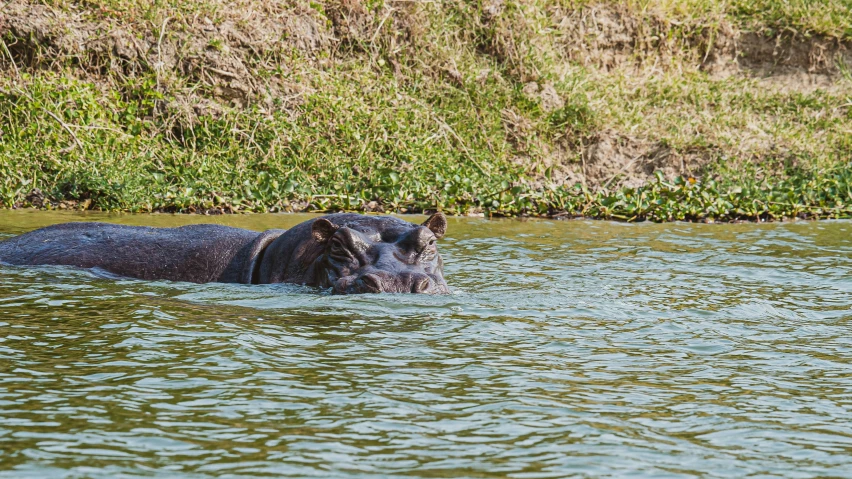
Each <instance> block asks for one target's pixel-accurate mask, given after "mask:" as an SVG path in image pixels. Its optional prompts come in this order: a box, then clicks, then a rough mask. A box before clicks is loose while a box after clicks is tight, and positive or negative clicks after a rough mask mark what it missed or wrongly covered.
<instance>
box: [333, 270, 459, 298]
mask: <svg viewBox="0 0 852 479" xmlns="http://www.w3.org/2000/svg"><path fill="white" fill-rule="evenodd" d="M332 292H333V293H334V294H361V293H425V294H448V293H449V292H450V290H449V288H448V287H447V284H446V282H444V281H443V279H438V278H435V277H432V276H431V275H429V274H425V273H419V272H416V273H399V274H393V273H388V272H385V271H372V272H369V273H364V274H362V275H360V276H358V277H355V278H352V277H349V278H341V279H340V280H338V281H337V282H336V283H335V285H334V287H333V289H332Z"/></svg>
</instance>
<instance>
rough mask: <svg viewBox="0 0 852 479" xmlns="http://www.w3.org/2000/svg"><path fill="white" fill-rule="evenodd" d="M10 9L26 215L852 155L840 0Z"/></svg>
mask: <svg viewBox="0 0 852 479" xmlns="http://www.w3.org/2000/svg"><path fill="white" fill-rule="evenodd" d="M4 12H6V13H5V16H4V17H0V37H2V39H3V43H4V45H5V46H6V47H7V48H6V49H5V50H4V49H3V46H2V45H0V67H2V68H3V71H4V73H3V74H2V75H0V130H2V133H0V170H2V171H3V182H4V183H3V185H2V186H0V200H2V201H3V202H4V203H5V204H6V205H13V204H17V203H21V202H26V201H27V200H25V198H26V197H27V196H28V195H29V193H30V192H31V191H32V190H33V188H36V189H39V190H42V191H43V192H45V194H46V195H47V197H48V199H51V198H52V199H53V200H54V203H56V204H61V201H63V200H66V201H86V200H88V202H87V203H85V204H86V205H87V206H89V207H98V208H106V209H128V210H152V209H167V210H208V209H211V208H213V209H216V208H218V209H226V210H227V209H230V210H238V209H253V210H268V209H273V210H275V209H283V210H292V209H304V208H310V209H326V208H346V209H388V210H389V209H394V210H401V209H424V208H443V209H447V210H450V211H456V212H465V211H469V210H482V209H488V208H494V209H497V210H500V209H503V210H505V211H509V212H512V211H514V212H523V211H525V210H524V208H527V209H529V208H530V207H529V206H523V205H525V204H526V203H523V202H521V203H518V202H517V201H514V200H512V199H510V198H506V197H505V195H506V192H515V193H513V194H515V195H520V196H523V197H525V198H533V197H536V195H539V196H538V197H541V198H543V197H542V196H541V195H542V194H544V193H542V192H546V191H549V190H548V188H554V187H560V186H563V185H564V186H571V185H573V184H574V183H576V182H580V183H581V184H584V185H585V186H586V187H588V188H590V189H592V190H595V189H600V190H606V191H612V190H614V189H616V188H617V187H619V186H631V187H637V186H640V185H642V184H645V183H647V182H649V181H652V182H653V181H656V180H655V176H654V173H655V172H656V171H660V172H662V174H663V178H664V179H672V178H674V177H676V176H678V175H686V176H694V177H699V178H700V177H702V176H703V177H715V178H722V177H724V178H725V179H727V180H730V181H733V182H735V181H736V180H737V176H738V175H740V174H746V173H745V172H748V173H747V175H758V176H760V177H766V178H773V177H776V178H777V179H779V180H782V179H783V178H784V177H785V176H789V175H790V174H794V175H795V174H800V173H801V172H804V171H820V170H828V169H832V168H837V167H838V166H842V165H846V164H848V162H849V153H848V152H849V151H852V148H850V147H852V144H851V143H852V140H850V138H852V135H850V132H852V108H850V105H852V95H850V92H852V81H850V77H849V74H848V72H849V68H851V67H852V56H850V53H849V50H850V48H849V43H848V40H849V39H850V37H852V32H850V31H849V28H850V27H849V25H850V24H852V21H850V20H852V12H849V6H848V5H847V4H846V2H844V1H842V0H830V1H827V2H822V3H821V6H820V8H813V7H812V6H811V3H810V2H806V1H804V0H794V1H790V2H783V3H780V2H770V1H768V0H757V1H750V2H745V1H742V0H735V1H731V2H725V3H720V2H710V1H697V0H655V1H632V0H630V1H607V2H585V1H565V0H563V1H557V0H521V1H506V0H487V1H483V2H481V3H480V2H467V1H456V2H449V1H446V2H409V1H378V2H362V1H360V0H327V1H321V2H311V3H308V2H303V1H297V0H287V1H266V2H257V1H252V0H240V1H238V2H236V3H234V2H223V1H220V0H215V1H205V2H185V1H178V0H169V1H165V2H154V3H151V2H140V1H138V0H93V1H87V2H84V3H81V2H74V1H70V0H47V1H45V2H42V3H36V2H33V1H28V0H14V1H13V2H11V3H9V5H8V6H7V8H5V9H4ZM524 195H527V196H524ZM30 196H32V195H30ZM37 196H38V195H36V197H37ZM515 200H517V198H515ZM30 202H32V201H30ZM509 203H511V204H512V205H513V206H511V207H506V205H507V204H509ZM522 203H523V204H522ZM519 205H520V206H519ZM536 208H539V206H536ZM546 210H547V208H545V209H544V211H546Z"/></svg>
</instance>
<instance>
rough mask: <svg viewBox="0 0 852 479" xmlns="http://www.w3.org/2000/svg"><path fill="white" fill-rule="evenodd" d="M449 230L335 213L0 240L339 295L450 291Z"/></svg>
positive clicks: (34, 257) (95, 263)
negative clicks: (272, 221)
mask: <svg viewBox="0 0 852 479" xmlns="http://www.w3.org/2000/svg"><path fill="white" fill-rule="evenodd" d="M446 231H447V218H446V217H445V216H444V215H443V213H435V214H433V215H432V216H430V217H429V219H427V220H426V221H425V222H423V224H422V225H415V224H413V223H409V222H407V221H403V220H401V219H398V218H394V217H390V216H368V215H361V214H352V213H338V214H331V215H325V216H321V217H319V218H315V219H311V220H308V221H305V222H304V223H300V224H298V225H296V226H294V227H293V228H291V229H289V230H268V231H264V232H262V233H258V232H255V231H249V230H245V229H240V228H231V227H228V226H221V225H213V224H199V225H191V226H181V227H179V228H151V227H144V226H122V225H114V224H109V223H64V224H57V225H53V226H48V227H46V228H41V229H38V230H35V231H31V232H29V233H25V234H22V235H20V236H16V237H13V238H10V239H8V240H5V241H3V242H0V261H2V262H4V263H7V264H12V265H67V266H76V267H80V268H99V269H101V270H105V271H108V272H110V273H113V274H116V275H119V276H124V277H130V278H138V279H143V280H171V281H189V282H194V283H209V282H220V283H244V284H270V283H296V284H303V285H308V286H315V287H319V288H324V289H328V288H331V291H332V293H334V294H353V293H431V294H446V293H449V292H450V291H449V287H448V286H447V282H446V281H445V280H444V276H443V260H442V259H441V255H440V254H438V249H437V245H436V241H437V240H438V239H440V238H442V237H443V236H444V234H445V233H446Z"/></svg>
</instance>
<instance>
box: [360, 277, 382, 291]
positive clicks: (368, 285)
mask: <svg viewBox="0 0 852 479" xmlns="http://www.w3.org/2000/svg"><path fill="white" fill-rule="evenodd" d="M360 281H361V284H362V285H364V288H365V289H367V290H368V291H372V292H374V293H378V292H380V291H381V290H382V280H381V278H379V277H378V276H376V275H374V274H370V273H367V274H365V275H364V276H361V279H360Z"/></svg>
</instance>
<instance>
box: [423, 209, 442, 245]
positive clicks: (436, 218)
mask: <svg viewBox="0 0 852 479" xmlns="http://www.w3.org/2000/svg"><path fill="white" fill-rule="evenodd" d="M423 226H425V227H427V228H429V230H430V231H432V233H435V237H436V238H438V239H441V238H443V237H444V234H446V232H447V217H446V216H444V213H441V212H440V211H439V212H437V213H435V214H434V215H432V216H430V217H429V219H428V220H426V221H424V222H423Z"/></svg>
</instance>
